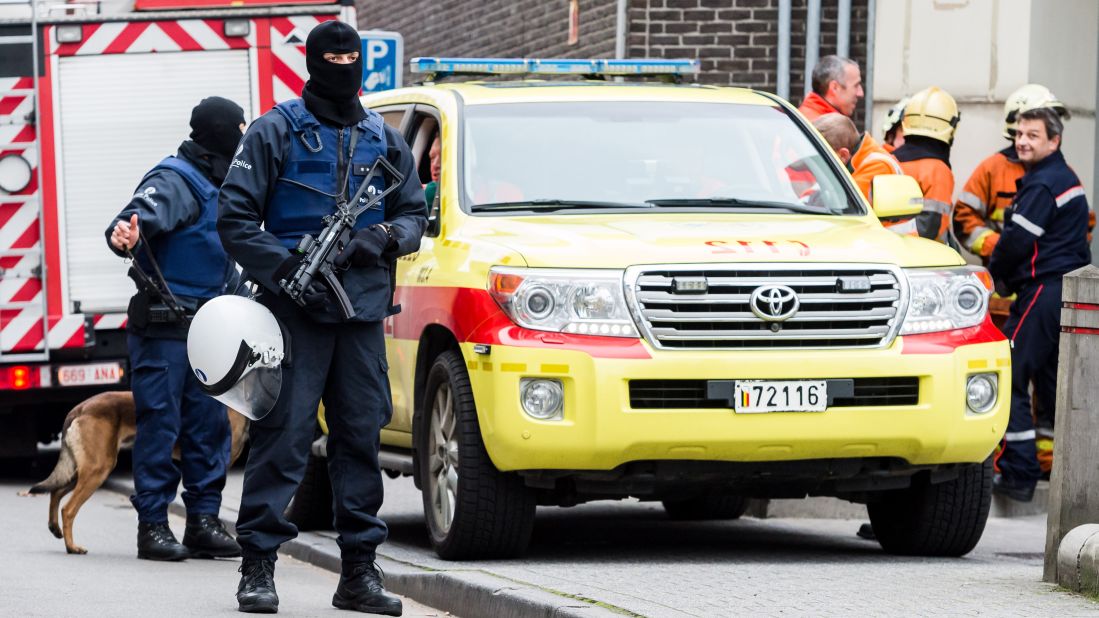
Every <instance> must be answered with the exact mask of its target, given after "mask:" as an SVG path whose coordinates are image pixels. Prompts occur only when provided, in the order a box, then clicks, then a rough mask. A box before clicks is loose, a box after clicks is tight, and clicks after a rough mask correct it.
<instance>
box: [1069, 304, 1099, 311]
mask: <svg viewBox="0 0 1099 618" xmlns="http://www.w3.org/2000/svg"><path fill="white" fill-rule="evenodd" d="M1061 306H1062V307H1064V308H1066V309H1079V310H1080V311H1099V305H1097V304H1095V303H1061Z"/></svg>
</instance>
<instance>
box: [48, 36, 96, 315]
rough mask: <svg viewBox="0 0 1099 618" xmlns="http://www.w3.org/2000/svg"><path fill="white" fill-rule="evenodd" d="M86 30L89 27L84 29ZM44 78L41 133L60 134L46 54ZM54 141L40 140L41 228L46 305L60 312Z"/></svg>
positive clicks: (52, 69)
mask: <svg viewBox="0 0 1099 618" xmlns="http://www.w3.org/2000/svg"><path fill="white" fill-rule="evenodd" d="M85 33H87V30H85ZM85 40H87V39H86V38H85ZM43 68H44V71H45V75H44V78H43V79H41V80H39V82H38V95H39V97H40V101H39V102H38V105H39V107H40V111H41V113H40V114H39V115H38V122H40V123H41V128H42V135H57V133H56V132H55V131H54V126H53V78H54V75H53V73H54V67H53V59H52V58H49V57H47V58H46V61H45V62H44V63H43ZM55 154H56V153H55V152H54V144H53V140H52V139H43V140H42V142H41V153H40V157H39V161H40V162H41V167H40V173H41V175H42V183H43V184H42V196H41V200H42V211H41V215H40V216H41V217H42V227H43V229H45V231H46V232H45V233H46V236H45V238H43V239H42V240H43V247H42V249H43V252H44V254H45V255H44V259H45V262H46V263H45V267H46V272H47V273H50V276H49V277H48V278H47V279H46V308H47V311H49V312H50V313H61V309H62V307H61V243H60V241H59V232H58V227H59V223H58V215H57V167H56V165H55V162H54V157H55Z"/></svg>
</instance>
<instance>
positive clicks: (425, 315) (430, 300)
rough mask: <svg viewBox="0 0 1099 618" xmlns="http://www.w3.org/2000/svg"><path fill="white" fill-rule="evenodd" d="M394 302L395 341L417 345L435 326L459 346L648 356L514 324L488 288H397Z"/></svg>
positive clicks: (621, 341) (613, 343)
mask: <svg viewBox="0 0 1099 618" xmlns="http://www.w3.org/2000/svg"><path fill="white" fill-rule="evenodd" d="M395 298H396V302H397V303H399V304H400V305H401V307H402V309H403V311H402V312H401V313H399V314H397V315H396V316H395V317H394V318H393V336H394V337H395V338H397V339H406V340H412V341H416V340H418V339H419V338H420V336H421V334H422V333H423V332H424V330H425V329H426V328H427V327H428V326H430V325H432V324H438V325H440V326H443V327H445V328H446V329H447V330H449V331H450V332H451V333H453V334H454V336H455V337H456V338H457V339H458V341H459V342H462V343H486V344H489V345H505V346H514V347H522V348H542V349H559V350H576V351H579V352H584V353H586V354H588V355H590V356H592V357H594V358H651V356H650V354H649V351H648V350H647V349H646V348H645V346H644V345H642V343H641V340H640V339H638V338H629V337H600V336H595V335H573V334H567V333H555V332H548V331H538V330H530V329H526V328H522V327H520V326H517V325H516V324H515V323H514V322H512V321H511V319H510V318H508V317H507V315H506V314H504V312H503V311H502V310H501V309H500V307H499V305H497V304H496V301H494V300H493V299H492V297H491V296H490V295H489V293H488V290H482V289H474V288H456V287H435V286H400V287H398V288H397V291H396V296H395Z"/></svg>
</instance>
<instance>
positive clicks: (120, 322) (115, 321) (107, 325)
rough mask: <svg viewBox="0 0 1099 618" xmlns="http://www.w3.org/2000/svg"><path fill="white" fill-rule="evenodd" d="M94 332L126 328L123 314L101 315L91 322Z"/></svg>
mask: <svg viewBox="0 0 1099 618" xmlns="http://www.w3.org/2000/svg"><path fill="white" fill-rule="evenodd" d="M92 322H93V323H94V324H95V330H118V329H122V328H126V314H125V313H101V314H98V315H96V316H95V318H94V319H93V320H92Z"/></svg>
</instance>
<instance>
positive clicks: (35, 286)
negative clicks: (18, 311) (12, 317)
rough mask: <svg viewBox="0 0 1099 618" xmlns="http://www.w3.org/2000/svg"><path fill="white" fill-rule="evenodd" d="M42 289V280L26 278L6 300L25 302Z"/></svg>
mask: <svg viewBox="0 0 1099 618" xmlns="http://www.w3.org/2000/svg"><path fill="white" fill-rule="evenodd" d="M41 291H42V282H41V281H39V280H38V279H28V280H27V282H26V283H24V284H23V287H21V288H19V289H18V290H16V291H15V294H12V295H11V298H9V299H8V302H11V303H25V302H29V301H32V300H34V297H35V296H38V293H39V292H41Z"/></svg>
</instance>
